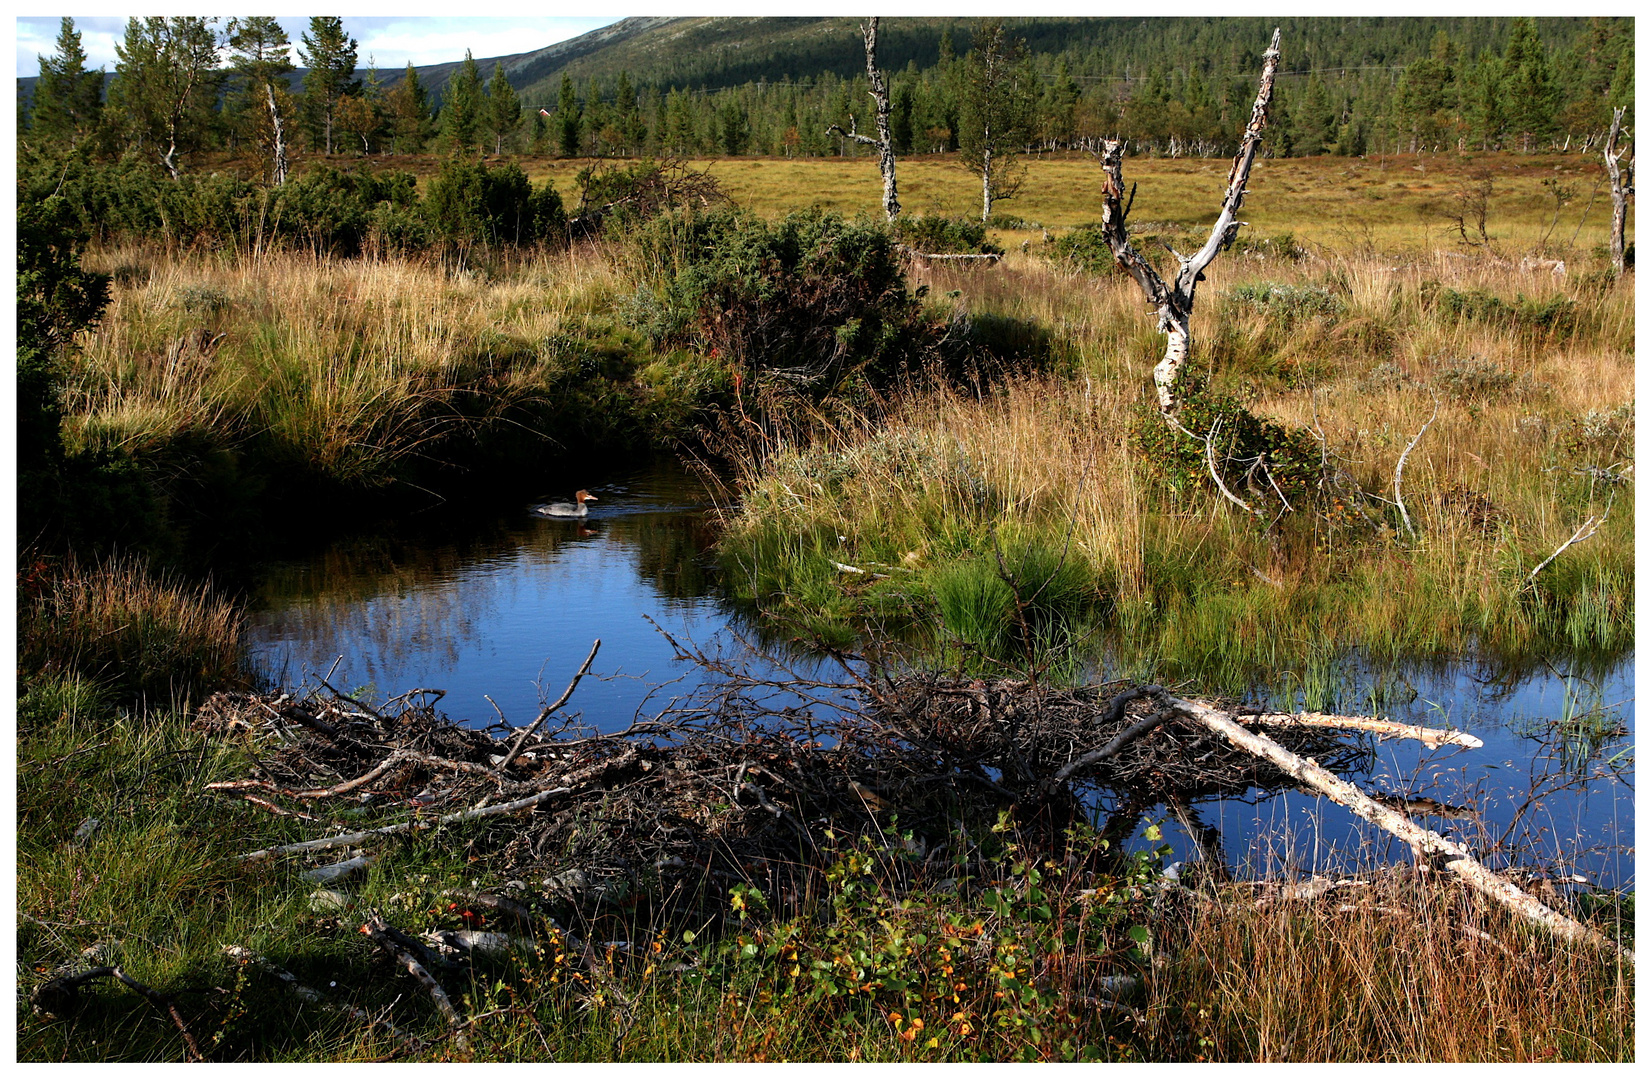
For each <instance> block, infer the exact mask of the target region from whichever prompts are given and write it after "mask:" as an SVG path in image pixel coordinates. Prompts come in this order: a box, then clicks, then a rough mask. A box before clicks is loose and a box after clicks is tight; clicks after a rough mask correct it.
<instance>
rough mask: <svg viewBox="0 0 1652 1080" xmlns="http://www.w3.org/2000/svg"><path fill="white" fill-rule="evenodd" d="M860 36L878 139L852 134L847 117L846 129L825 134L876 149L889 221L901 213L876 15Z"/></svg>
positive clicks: (836, 128) (830, 129)
mask: <svg viewBox="0 0 1652 1080" xmlns="http://www.w3.org/2000/svg"><path fill="white" fill-rule="evenodd" d="M860 32H861V36H862V37H864V38H865V39H866V80H867V82H869V83H871V85H872V91H871V93H872V100H873V101H874V102H876V103H877V110H878V137H877V138H875V139H874V138H872V137H871V136H870V135H861V134H859V133H858V132H856V131H855V118H854V117H853V116H850V117H849V130H848V131H844V130H843V128H842V127H840V126H838V125H837V124H830V125H828V126H827V128H826V131H827V133H828V134H836V135H841V136H843V137H844V138H846V139H853V140H854V141H855V142H858V143H865V144H866V145H867V146H875V147H877V148H878V171H879V172H881V173H883V212H884V213H885V214H887V215H888V216H889V220H890V221H894V220H895V217H896V216H897V215H898V214H899V213H900V212H901V203H900V200H899V199H898V198H896V197H895V144H894V143H893V142H892V141H891V140H890V138H889V81H888V80H887V79H885V78H884V77H883V72H881V71H879V70H878V18H877V16H876V15H874V16H872V18H870V19H868V20H867V21H866V22H864V23H862V24H861V26H860Z"/></svg>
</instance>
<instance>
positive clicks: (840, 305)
mask: <svg viewBox="0 0 1652 1080" xmlns="http://www.w3.org/2000/svg"><path fill="white" fill-rule="evenodd" d="M632 251H633V255H634V257H635V258H636V259H637V260H638V261H639V262H640V264H641V266H642V268H643V272H644V274H645V276H646V277H648V278H650V279H652V280H651V281H650V283H649V284H648V285H647V286H646V287H645V289H644V290H643V291H642V292H641V293H639V294H638V295H636V296H634V297H633V298H632V299H631V301H630V302H629V304H628V305H627V317H628V318H629V319H630V320H631V322H632V325H633V326H635V327H637V328H638V329H639V330H642V331H644V332H645V333H647V334H648V335H649V336H650V337H652V338H653V339H654V340H655V341H656V343H658V344H661V345H665V346H687V347H692V348H697V349H700V350H703V351H706V352H708V353H710V354H711V355H713V356H717V357H721V358H725V359H726V360H728V361H729V362H731V363H735V364H739V365H743V366H745V367H747V368H749V369H754V370H768V371H778V372H782V373H784V374H785V375H787V376H788V377H789V378H790V379H792V380H793V381H795V382H797V383H799V384H801V385H822V386H824V387H825V388H827V389H829V388H831V387H833V386H836V385H838V383H839V382H841V380H842V379H843V378H845V377H846V376H848V375H850V374H851V373H854V372H859V371H865V372H869V373H872V374H880V375H881V374H889V373H891V372H893V371H894V370H895V369H897V368H898V367H899V366H900V365H901V363H902V362H903V361H906V360H909V359H912V358H913V357H914V356H915V354H916V351H917V349H918V348H920V347H921V342H922V340H924V338H925V337H926V335H925V334H924V333H923V330H924V325H923V323H922V312H921V309H920V306H919V304H918V302H917V300H916V299H915V298H914V297H913V296H912V295H911V294H909V293H908V292H907V290H906V280H905V278H904V276H903V274H902V267H901V260H900V257H899V255H898V253H897V252H896V249H895V243H894V240H893V238H892V237H891V235H890V233H889V231H888V230H887V229H885V228H883V227H882V226H881V225H874V224H870V223H867V222H864V221H850V220H847V219H845V218H843V217H840V216H839V215H837V214H831V213H825V212H821V211H807V212H802V213H793V214H790V215H788V216H787V217H786V218H785V219H783V220H781V221H777V222H767V221H764V220H763V219H761V218H759V217H757V216H756V215H753V214H750V213H746V212H743V211H737V210H720V211H714V212H712V213H709V214H695V213H670V214H664V215H661V216H660V217H657V218H655V219H654V220H653V221H651V222H648V223H647V224H645V225H643V226H642V227H640V228H639V229H638V230H637V232H636V233H635V234H634V236H633V239H632Z"/></svg>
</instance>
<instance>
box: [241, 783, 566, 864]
mask: <svg viewBox="0 0 1652 1080" xmlns="http://www.w3.org/2000/svg"><path fill="white" fill-rule="evenodd" d="M572 790H573V789H572V788H568V787H556V788H551V789H550V790H548V791H541V792H538V793H536V794H533V795H530V796H528V797H527V798H525V799H517V800H516V801H515V802H508V803H499V804H497V805H494V806H482V807H478V808H476V809H473V810H465V811H463V812H461V813H457V814H448V815H447V816H445V817H439V818H437V819H435V820H434V821H432V820H429V819H428V818H427V819H418V818H415V819H413V820H411V821H398V822H396V823H395V824H394V825H385V826H383V827H382V828H377V829H367V830H365V831H363V832H354V833H346V834H345V835H343V836H329V837H327V838H325V839H322V840H305V841H303V842H301V843H297V844H284V845H282V846H280V847H273V848H265V849H264V850H262V851H253V852H249V853H248V854H246V855H242V856H240V858H241V859H242V860H243V861H246V860H251V859H263V858H267V857H268V856H270V855H289V854H292V853H294V852H299V851H324V850H326V849H327V848H335V847H351V846H354V845H356V844H359V843H361V842H362V841H363V840H368V839H371V838H372V837H375V836H394V835H396V834H397V833H404V832H410V831H413V830H419V829H431V828H435V827H436V826H437V825H452V824H454V823H455V822H460V821H474V820H476V819H477V818H484V817H491V816H493V815H495V814H509V813H513V812H515V811H517V810H526V809H528V808H529V807H531V806H538V805H539V804H540V803H542V802H544V801H545V800H546V799H550V798H552V797H554V796H557V795H566V794H568V793H569V792H571V791H572Z"/></svg>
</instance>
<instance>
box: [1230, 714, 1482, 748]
mask: <svg viewBox="0 0 1652 1080" xmlns="http://www.w3.org/2000/svg"><path fill="white" fill-rule="evenodd" d="M1244 719H1246V720H1252V721H1255V722H1256V723H1258V724H1267V725H1269V726H1270V727H1323V728H1339V729H1343V730H1348V731H1368V732H1370V733H1371V734H1373V735H1375V736H1377V737H1378V738H1379V739H1416V740H1417V741H1418V742H1420V743H1422V744H1423V745H1424V746H1426V747H1428V748H1429V749H1430V750H1435V749H1438V748H1439V747H1441V746H1466V747H1468V748H1469V749H1470V750H1478V749H1479V748H1480V747H1482V746H1484V745H1486V744H1485V743H1483V742H1481V741H1480V740H1479V739H1477V738H1475V737H1474V736H1473V735H1470V734H1468V733H1467V732H1466V731H1456V730H1453V729H1451V728H1430V727H1421V726H1419V725H1417V724H1401V723H1399V722H1397V721H1394V720H1383V719H1381V718H1380V717H1375V716H1336V715H1333V714H1328V713H1317V712H1312V713H1262V714H1261V715H1259V716H1247V717H1245V718H1244Z"/></svg>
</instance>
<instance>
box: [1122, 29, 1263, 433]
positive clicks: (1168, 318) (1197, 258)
mask: <svg viewBox="0 0 1652 1080" xmlns="http://www.w3.org/2000/svg"><path fill="white" fill-rule="evenodd" d="M1278 69H1279V31H1278V30H1275V31H1274V32H1273V41H1272V43H1271V44H1269V46H1268V51H1267V52H1265V53H1263V54H1262V78H1261V81H1260V82H1259V83H1258V85H1257V90H1256V104H1255V105H1253V106H1252V107H1251V114H1250V123H1249V124H1248V125H1246V127H1245V135H1244V138H1243V139H1242V140H1241V141H1240V143H1239V153H1238V155H1237V156H1235V157H1234V159H1233V168H1232V170H1231V171H1230V172H1229V173H1228V187H1227V195H1226V196H1225V197H1224V198H1223V199H1222V211H1221V213H1220V214H1219V215H1218V216H1217V218H1216V224H1214V225H1212V226H1211V229H1210V239H1208V240H1206V241H1205V246H1204V247H1202V248H1200V249H1199V250H1198V251H1197V252H1196V253H1195V254H1193V255H1191V256H1189V255H1183V254H1181V253H1179V252H1175V251H1174V250H1173V251H1172V254H1174V255H1175V256H1176V260H1177V262H1178V263H1180V264H1181V269H1180V270H1178V271H1177V273H1176V278H1175V284H1174V285H1173V286H1171V285H1166V284H1165V282H1164V279H1163V278H1161V277H1159V275H1158V272H1157V271H1156V270H1154V269H1153V267H1152V265H1151V264H1150V263H1148V261H1147V260H1146V259H1144V258H1142V256H1141V254H1140V253H1138V252H1137V251H1136V250H1135V248H1133V247H1131V246H1130V235H1129V232H1128V231H1127V230H1126V228H1125V217H1126V216H1127V215H1128V214H1129V212H1130V206H1129V202H1127V201H1126V199H1125V193H1124V143H1123V142H1122V141H1121V140H1118V139H1106V140H1103V142H1102V144H1101V146H1102V150H1101V168H1102V173H1103V180H1102V188H1101V194H1102V205H1101V222H1102V235H1103V236H1105V237H1106V238H1107V246H1108V247H1109V248H1111V249H1112V252H1113V258H1114V259H1115V260H1116V261H1117V262H1118V264H1119V265H1120V266H1122V267H1124V269H1125V270H1126V271H1128V272H1129V274H1130V276H1131V277H1133V278H1135V279H1136V284H1137V285H1139V286H1141V290H1142V292H1143V293H1144V294H1145V295H1146V297H1147V302H1148V303H1149V304H1151V305H1152V306H1153V307H1154V309H1155V310H1156V313H1157V314H1158V318H1159V330H1160V331H1161V332H1162V333H1163V334H1164V335H1165V337H1166V338H1167V339H1168V340H1167V341H1166V342H1165V348H1164V357H1163V359H1161V360H1160V361H1159V363H1158V366H1157V367H1155V368H1154V369H1153V382H1154V384H1155V385H1156V386H1157V388H1158V394H1159V412H1160V413H1161V414H1162V415H1163V416H1164V418H1165V419H1166V420H1167V421H1168V422H1170V423H1171V424H1173V425H1175V426H1177V427H1180V426H1181V425H1180V424H1179V423H1178V422H1177V420H1176V414H1177V412H1178V411H1179V409H1180V407H1181V402H1180V401H1179V400H1178V398H1177V392H1176V380H1177V379H1178V378H1179V377H1180V375H1181V373H1182V368H1183V366H1184V365H1185V364H1186V363H1187V358H1188V354H1189V352H1190V351H1191V350H1192V346H1193V334H1192V330H1191V329H1190V323H1191V320H1192V317H1193V293H1194V290H1195V289H1197V288H1198V285H1199V282H1201V281H1203V280H1204V271H1205V268H1206V267H1208V266H1209V265H1210V264H1211V263H1212V262H1213V261H1214V260H1215V258H1216V255H1217V253H1218V252H1219V251H1221V249H1222V248H1223V247H1225V246H1227V245H1228V244H1229V243H1231V242H1232V241H1233V237H1234V235H1235V234H1237V233H1238V231H1239V227H1240V226H1241V225H1242V224H1244V222H1242V221H1240V220H1239V218H1238V214H1239V207H1240V206H1241V205H1242V204H1243V203H1244V201H1245V184H1246V182H1247V181H1248V180H1249V179H1250V170H1251V165H1252V164H1253V163H1254V162H1255V161H1256V152H1257V150H1258V149H1259V148H1260V146H1261V144H1262V130H1263V129H1264V128H1265V127H1267V124H1268V103H1269V102H1270V101H1271V100H1272V99H1273V80H1274V74H1275V72H1277V71H1278ZM1133 195H1134V193H1133V192H1132V198H1133Z"/></svg>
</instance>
